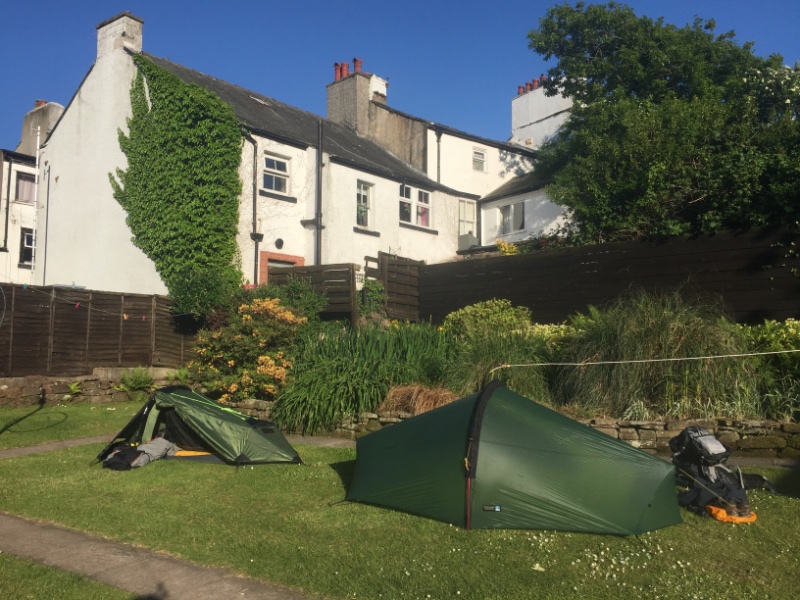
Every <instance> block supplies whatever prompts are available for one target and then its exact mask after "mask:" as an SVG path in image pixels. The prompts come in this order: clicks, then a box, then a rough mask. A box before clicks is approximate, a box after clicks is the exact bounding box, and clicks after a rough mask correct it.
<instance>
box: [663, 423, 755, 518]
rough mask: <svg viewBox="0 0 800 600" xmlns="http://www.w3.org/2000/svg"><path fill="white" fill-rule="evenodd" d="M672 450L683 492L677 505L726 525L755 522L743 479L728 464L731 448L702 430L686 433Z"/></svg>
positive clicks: (690, 429)
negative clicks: (728, 523) (721, 521)
mask: <svg viewBox="0 0 800 600" xmlns="http://www.w3.org/2000/svg"><path fill="white" fill-rule="evenodd" d="M669 447H670V450H672V464H673V465H675V469H676V479H677V483H678V485H679V486H680V487H682V488H684V491H683V492H681V493H679V494H678V504H680V505H681V506H683V507H684V508H687V509H689V510H692V511H695V512H698V513H702V514H711V515H712V516H713V517H714V518H717V519H719V520H723V521H731V522H751V521H754V520H755V514H753V513H752V512H751V511H750V503H749V501H748V499H747V492H746V488H745V483H744V476H743V475H742V473H741V471H739V472H738V473H734V472H733V470H731V468H730V467H729V466H728V464H727V462H728V457H729V456H730V454H731V449H730V448H728V447H727V446H726V445H725V444H723V443H722V442H720V441H719V440H718V439H717V438H715V437H714V436H713V435H712V434H711V433H709V432H708V431H707V430H706V429H704V428H702V427H699V426H692V427H687V428H686V429H684V430H683V431H682V432H681V433H679V434H678V435H676V436H675V437H674V438H672V439H671V440H670V441H669Z"/></svg>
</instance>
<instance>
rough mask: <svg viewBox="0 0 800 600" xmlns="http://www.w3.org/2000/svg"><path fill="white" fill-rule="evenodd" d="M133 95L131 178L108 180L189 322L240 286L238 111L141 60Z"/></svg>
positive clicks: (127, 143) (128, 150)
mask: <svg viewBox="0 0 800 600" xmlns="http://www.w3.org/2000/svg"><path fill="white" fill-rule="evenodd" d="M133 60H134V62H135V63H136V65H137V66H138V67H139V72H138V74H137V76H136V78H135V79H134V81H133V84H132V86H131V93H130V95H131V109H132V117H131V118H130V119H128V128H129V133H128V135H125V133H124V132H122V131H119V144H120V147H121V148H122V151H123V152H124V153H125V155H126V157H127V159H128V168H127V170H122V169H117V172H116V178H115V177H114V175H113V174H109V179H110V180H111V185H112V187H113V189H114V198H116V199H117V201H118V202H119V203H120V205H121V206H122V208H124V209H125V211H126V212H127V213H128V216H127V219H126V222H127V224H128V226H129V227H130V229H131V232H132V233H133V237H132V242H133V243H134V245H136V246H137V247H138V248H141V250H142V251H143V252H144V253H145V254H146V255H147V256H148V257H149V258H150V259H151V260H152V261H153V262H154V263H155V266H156V269H157V270H158V273H159V275H160V276H161V279H162V280H163V281H164V284H165V285H166V287H167V289H168V290H169V294H170V296H171V297H172V299H173V301H174V303H175V309H176V310H178V311H180V312H185V313H195V314H197V315H200V316H205V315H208V314H209V313H210V312H211V310H212V309H213V308H214V307H216V306H218V305H219V304H221V302H222V301H223V300H224V299H225V298H226V297H227V296H228V295H229V294H230V293H231V292H232V291H233V290H234V288H236V287H237V286H239V285H240V284H241V282H242V273H241V267H240V265H239V260H238V259H239V256H238V246H237V242H236V233H237V223H238V212H239V195H240V193H241V190H242V183H241V180H240V179H239V173H238V169H239V163H240V161H241V156H242V135H241V132H240V130H239V125H238V122H237V120H236V117H235V115H234V113H233V109H232V108H231V107H230V106H229V105H227V104H226V103H225V102H223V101H222V100H220V98H219V97H218V96H216V95H215V94H213V93H212V92H210V91H208V90H206V89H204V88H201V87H200V86H198V85H195V84H187V83H184V82H183V81H181V80H180V79H179V78H178V77H177V76H175V75H173V74H172V73H170V72H169V71H167V70H166V69H164V68H162V67H160V66H158V65H156V64H155V63H153V62H152V61H150V60H148V59H147V58H145V57H144V56H142V55H136V56H134V58H133Z"/></svg>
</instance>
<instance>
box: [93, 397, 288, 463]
mask: <svg viewBox="0 0 800 600" xmlns="http://www.w3.org/2000/svg"><path fill="white" fill-rule="evenodd" d="M156 435H162V436H164V437H165V438H166V439H167V440H169V441H171V442H172V443H174V444H176V445H177V446H178V447H180V448H181V449H184V450H196V451H204V452H210V453H211V454H212V455H213V456H216V457H218V458H219V459H221V460H222V461H223V462H228V463H234V464H259V463H279V462H289V463H299V462H301V461H300V457H299V456H298V454H297V452H296V451H295V449H294V448H292V446H291V444H289V442H288V441H287V440H286V438H285V437H284V436H283V434H282V433H281V432H280V431H279V430H278V428H277V426H275V425H273V424H272V423H268V422H267V421H261V420H258V419H255V418H253V417H250V416H248V415H245V414H242V413H240V412H239V411H236V410H234V409H232V408H229V407H227V406H224V405H223V404H220V403H219V402H216V401H214V400H211V399H210V398H206V397H205V396H203V395H202V394H198V393H197V392H194V391H192V390H190V389H188V388H185V387H181V386H170V387H166V388H161V389H160V390H156V391H155V392H153V394H152V396H151V397H150V399H149V400H148V401H147V403H146V404H145V405H144V406H143V407H142V408H141V410H140V411H139V412H138V413H137V414H136V416H134V417H133V419H131V421H130V422H129V423H128V424H127V425H126V426H125V427H124V428H123V429H122V431H120V432H119V433H118V434H117V436H116V437H115V438H114V441H112V442H111V443H110V444H109V445H108V446H107V447H106V448H105V449H104V450H103V451H102V452H101V453H100V454H99V455H98V457H97V459H98V460H103V459H105V457H106V456H108V455H109V454H110V453H111V452H112V451H113V450H114V449H115V448H116V447H119V446H120V445H121V444H139V443H142V442H148V441H150V440H151V439H152V438H153V437H154V436H156Z"/></svg>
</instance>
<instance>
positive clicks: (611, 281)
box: [419, 228, 800, 323]
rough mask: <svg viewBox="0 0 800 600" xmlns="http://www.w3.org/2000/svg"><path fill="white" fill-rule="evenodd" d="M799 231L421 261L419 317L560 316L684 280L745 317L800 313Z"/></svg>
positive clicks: (755, 319)
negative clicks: (462, 311) (500, 308)
mask: <svg viewBox="0 0 800 600" xmlns="http://www.w3.org/2000/svg"><path fill="white" fill-rule="evenodd" d="M795 244H799V245H800V235H798V234H797V233H796V232H794V231H792V230H789V229H788V228H781V229H769V230H754V231H748V232H723V233H718V234H716V235H713V236H699V237H695V238H689V237H683V238H675V239H670V240H668V241H666V242H621V243H614V244H600V245H596V246H583V247H580V248H562V249H554V250H545V251H542V252H538V253H534V254H523V255H517V256H500V257H491V258H481V259H472V260H462V261H459V262H453V263H446V264H439V265H423V266H421V267H420V284H419V285H420V316H421V318H423V319H432V320H433V321H434V322H441V321H442V320H443V319H444V317H445V316H447V314H449V313H450V312H452V311H454V310H457V309H459V308H463V307H464V306H468V305H470V304H474V303H476V302H481V301H485V300H491V299H492V298H503V299H507V300H510V301H511V302H513V303H514V304H515V305H520V306H526V307H528V308H529V309H530V310H531V312H532V313H533V318H534V320H535V321H537V322H540V323H558V322H561V321H563V320H565V319H566V318H567V317H568V316H569V315H571V314H574V313H575V312H579V311H585V310H586V308H587V307H588V306H589V305H595V306H599V305H603V304H605V303H607V302H609V301H611V300H613V299H615V298H617V297H618V296H619V295H620V294H622V293H624V292H625V291H626V290H627V289H629V288H630V287H631V286H638V287H642V288H644V289H646V290H649V291H656V290H665V289H670V288H675V287H679V286H682V287H684V288H686V289H687V291H697V292H702V293H704V294H708V295H712V296H715V297H717V298H721V299H722V301H723V302H724V303H725V304H726V305H727V306H728V307H729V309H730V311H731V313H732V315H733V317H734V318H735V319H736V320H737V321H739V322H748V323H754V322H760V321H762V320H763V319H765V318H770V319H777V320H784V319H787V318H797V317H800V279H798V277H797V273H798V272H800V259H799V258H798V257H797V256H795V253H794V251H793V248H794V247H795V246H794V245H795Z"/></svg>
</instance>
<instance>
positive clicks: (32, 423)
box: [0, 402, 144, 450]
mask: <svg viewBox="0 0 800 600" xmlns="http://www.w3.org/2000/svg"><path fill="white" fill-rule="evenodd" d="M142 404H144V402H115V403H113V404H96V403H89V402H76V403H74V404H57V405H45V406H29V407H26V408H3V409H0V450H5V449H7V448H19V447H22V446H34V445H36V444H42V443H44V442H52V441H60V440H69V439H73V438H80V437H91V436H95V435H108V436H112V435H115V434H116V433H117V432H118V431H119V430H120V429H122V428H123V427H124V426H125V425H126V424H127V423H128V421H130V420H131V417H133V415H135V414H136V413H137V411H138V410H139V409H140V408H142Z"/></svg>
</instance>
